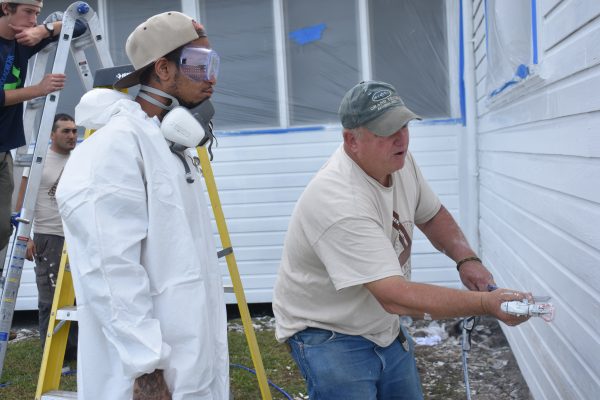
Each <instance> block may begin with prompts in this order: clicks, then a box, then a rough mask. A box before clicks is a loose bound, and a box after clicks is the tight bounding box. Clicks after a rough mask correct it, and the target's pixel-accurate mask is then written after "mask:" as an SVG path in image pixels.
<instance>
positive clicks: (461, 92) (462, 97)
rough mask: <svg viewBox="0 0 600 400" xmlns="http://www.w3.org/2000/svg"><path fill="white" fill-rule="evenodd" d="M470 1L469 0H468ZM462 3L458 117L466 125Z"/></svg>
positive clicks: (459, 31)
mask: <svg viewBox="0 0 600 400" xmlns="http://www.w3.org/2000/svg"><path fill="white" fill-rule="evenodd" d="M469 1H470V0H469ZM462 11H463V3H462V0H460V17H459V22H458V25H459V29H458V43H459V45H458V92H459V96H460V117H461V121H460V122H461V123H462V124H463V126H466V125H467V100H466V97H465V96H466V94H465V47H464V43H463V36H464V32H463V12H462Z"/></svg>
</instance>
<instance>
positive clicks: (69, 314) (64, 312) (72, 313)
mask: <svg viewBox="0 0 600 400" xmlns="http://www.w3.org/2000/svg"><path fill="white" fill-rule="evenodd" d="M56 319H57V320H60V321H77V306H69V307H63V308H59V309H58V310H56Z"/></svg>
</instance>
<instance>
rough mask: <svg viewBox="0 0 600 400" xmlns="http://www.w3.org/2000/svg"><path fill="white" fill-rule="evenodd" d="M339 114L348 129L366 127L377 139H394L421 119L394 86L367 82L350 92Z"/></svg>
mask: <svg viewBox="0 0 600 400" xmlns="http://www.w3.org/2000/svg"><path fill="white" fill-rule="evenodd" d="M338 114H339V116H340V120H341V122H342V126H343V127H344V128H346V129H353V128H358V127H359V126H364V127H365V128H367V129H368V130H370V131H371V132H373V133H374V134H376V135H377V136H390V135H392V134H394V133H395V132H398V131H399V130H400V129H401V128H402V127H403V126H404V125H406V124H407V123H408V122H409V121H411V120H413V119H421V117H419V116H418V115H417V114H415V113H414V112H412V111H410V110H409V109H408V107H406V106H405V105H404V102H403V101H402V99H401V98H400V96H398V93H397V92H396V89H395V88H394V87H393V86H392V85H390V84H389V83H385V82H378V81H363V82H361V83H359V84H357V85H356V86H354V87H353V88H352V89H350V90H349V91H348V92H347V93H346V94H345V95H344V98H343V99H342V103H341V104H340V108H339V111H338Z"/></svg>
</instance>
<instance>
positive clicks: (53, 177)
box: [23, 148, 69, 236]
mask: <svg viewBox="0 0 600 400" xmlns="http://www.w3.org/2000/svg"><path fill="white" fill-rule="evenodd" d="M68 159H69V155H68V154H60V153H57V152H55V151H54V150H52V149H50V148H48V153H47V154H46V160H45V161H44V168H43V170H42V180H41V182H40V188H39V191H38V196H37V199H36V203H35V212H34V217H33V233H34V234H35V233H45V234H48V235H57V236H64V233H63V227H62V220H61V218H60V214H59V213H58V204H57V203H56V197H55V196H54V195H55V193H56V187H57V185H58V181H59V180H60V176H61V174H62V171H63V168H64V167H65V164H66V163H67V160H68ZM23 175H24V176H26V177H28V176H29V169H26V170H25V172H24V173H23Z"/></svg>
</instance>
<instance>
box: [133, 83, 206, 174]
mask: <svg viewBox="0 0 600 400" xmlns="http://www.w3.org/2000/svg"><path fill="white" fill-rule="evenodd" d="M144 92H149V93H153V94H156V95H159V96H161V97H165V98H167V99H169V100H171V104H169V105H168V106H166V105H164V104H162V103H161V102H159V101H158V100H156V99H154V98H153V97H151V96H149V95H148V94H146V93H144ZM138 96H139V97H141V98H143V99H144V100H146V101H148V102H150V103H152V104H154V105H156V106H157V107H160V108H162V109H163V110H168V111H169V112H168V113H167V114H166V115H165V116H164V117H163V119H162V123H161V126H160V130H161V133H162V134H163V136H164V137H165V139H166V140H167V143H168V144H169V150H171V152H172V153H173V154H175V155H176V156H177V157H178V158H179V159H180V160H181V162H182V163H183V167H184V168H185V173H186V180H187V182H189V183H192V182H194V179H193V178H192V175H191V171H190V168H189V166H188V164H187V162H186V161H185V157H184V155H183V154H182V153H183V151H184V150H185V149H187V148H195V147H198V146H204V145H206V144H207V143H208V153H209V154H210V160H211V161H212V159H213V154H212V144H213V141H216V138H215V136H214V134H213V129H212V127H213V124H212V121H211V120H212V117H213V115H214V114H215V109H214V107H213V105H212V103H211V102H210V100H209V99H206V100H204V101H203V102H202V103H200V104H199V105H197V106H196V107H194V108H193V109H191V110H189V109H187V108H185V107H182V106H180V105H179V101H177V99H176V98H175V97H173V96H171V95H169V94H167V93H165V92H163V91H162V90H159V89H156V88H153V87H149V86H145V85H142V86H141V87H140V92H139V93H138Z"/></svg>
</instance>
